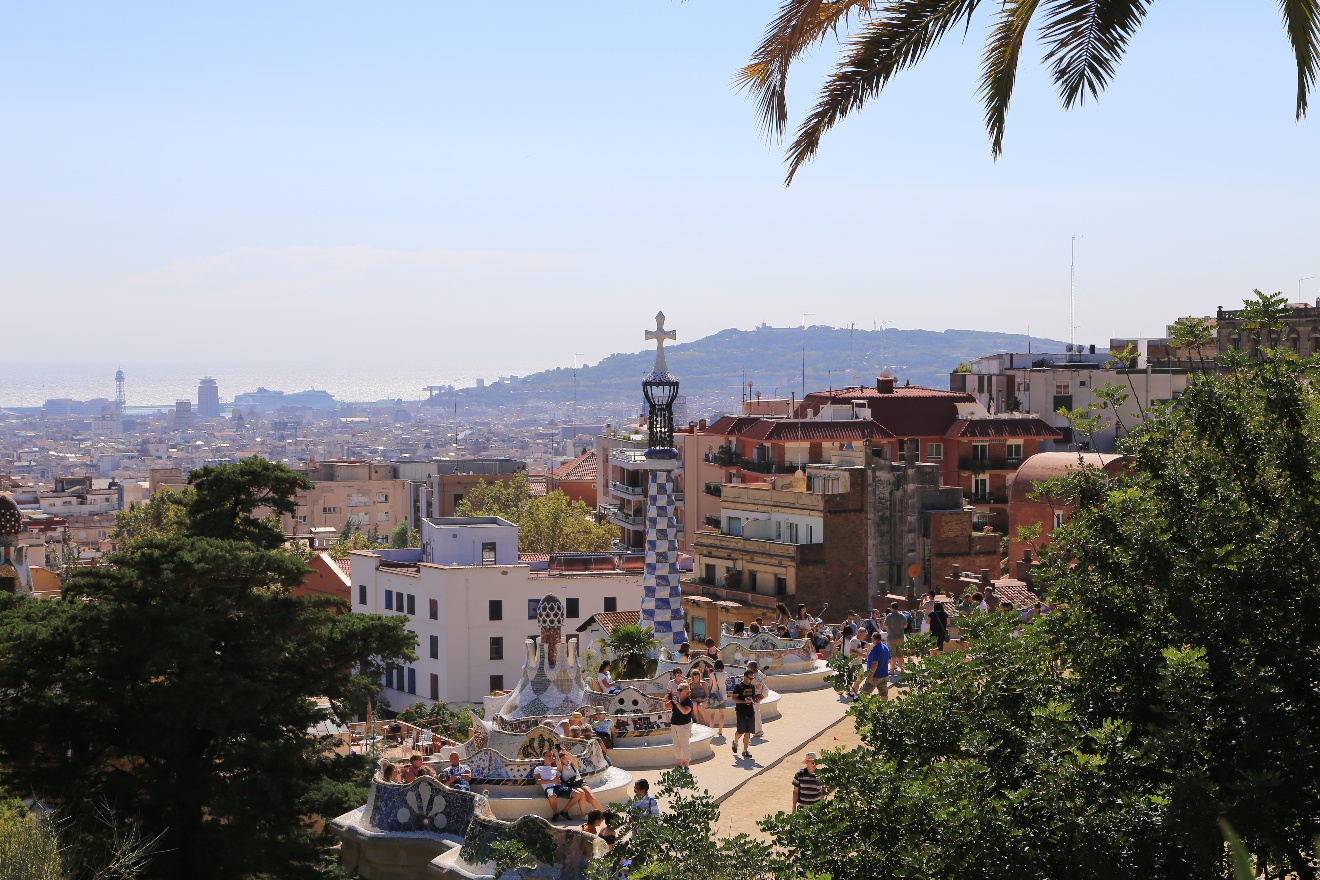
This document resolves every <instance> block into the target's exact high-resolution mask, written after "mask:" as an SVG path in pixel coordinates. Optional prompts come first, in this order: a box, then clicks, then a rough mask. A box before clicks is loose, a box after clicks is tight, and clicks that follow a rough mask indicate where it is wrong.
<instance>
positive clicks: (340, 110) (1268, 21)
mask: <svg viewBox="0 0 1320 880" xmlns="http://www.w3.org/2000/svg"><path fill="white" fill-rule="evenodd" d="M991 6H993V4H987V6H986V11H987V12H988V11H989V10H990V7H991ZM775 8H776V4H773V3H770V2H734V0H691V2H688V3H678V2H673V0H650V2H642V0H630V2H622V3H619V2H616V3H601V2H596V3H574V2H568V3H553V4H546V3H523V4H502V3H462V4H459V3H451V2H431V3H389V4H376V3H373V4H362V3H325V2H317V3H302V4H299V3H259V4H258V3H252V4H241V3H233V4H223V5H214V4H213V5H210V6H207V7H205V8H203V7H202V6H201V5H200V4H188V3H169V4H166V3H161V4H157V5H145V4H134V3H125V4H105V3H86V4H77V3H59V4H47V3H27V4H19V3H11V4H7V5H6V6H5V7H4V8H3V11H0V131H2V132H3V136H2V137H0V163H2V165H3V169H4V173H3V174H2V175H0V289H2V290H3V297H2V300H3V302H4V304H5V312H6V314H5V323H6V325H7V332H6V334H5V336H6V346H7V349H8V350H7V352H6V353H5V354H3V355H0V359H3V360H18V359H26V360H35V361H59V360H75V361H98V362H105V361H107V360H113V359H116V358H123V359H125V360H131V361H148V360H160V361H180V360H187V361H190V362H199V361H205V360H207V359H216V360H223V361H233V360H236V359H240V358H248V357H254V358H259V359H261V360H265V361H271V360H289V361H292V360H302V361H308V362H321V363H325V362H344V361H355V362H359V363H360V364H361V366H362V368H363V369H364V370H373V369H388V368H389V365H390V364H391V363H392V362H397V359H399V358H410V359H417V358H430V359H432V360H433V361H434V362H435V365H436V371H437V375H458V374H461V373H463V372H464V371H465V370H468V369H474V370H479V371H481V372H493V371H494V370H496V369H498V370H501V371H515V372H525V371H527V370H529V369H532V368H536V367H542V366H549V365H554V364H567V363H570V362H571V361H572V358H573V354H574V353H575V352H581V353H583V354H585V356H586V359H587V360H589V361H590V360H594V359H596V358H598V357H600V356H603V355H604V354H607V353H609V352H611V351H615V350H621V349H631V350H636V349H640V348H641V347H642V345H643V343H642V339H641V334H642V331H643V330H644V329H645V326H646V324H647V323H648V321H649V316H650V315H652V314H653V313H654V312H655V310H656V308H657V307H662V308H664V310H665V311H666V312H667V313H668V314H669V316H670V325H671V326H673V327H675V328H677V330H678V331H679V334H680V336H679V339H680V341H682V340H685V339H686V340H691V339H695V338H697V337H698V336H701V335H705V334H707V333H710V332H713V331H716V330H719V329H721V328H723V327H728V326H738V327H751V326H754V325H755V324H757V323H760V322H761V321H767V322H770V323H772V324H775V325H796V324H798V323H799V322H800V321H801V320H802V313H803V312H804V311H806V312H813V313H814V317H812V318H811V319H810V320H811V321H812V322H817V323H830V324H835V325H843V326H846V325H847V324H848V323H849V322H850V321H855V322H857V324H858V325H859V326H865V327H870V326H871V324H872V322H873V321H889V322H891V324H892V325H894V326H899V327H923V328H930V329H937V330H938V329H944V328H946V327H959V328H985V329H994V330H1010V331H1025V330H1026V329H1027V327H1028V325H1030V327H1031V330H1032V332H1033V333H1034V334H1036V335H1052V336H1054V337H1059V338H1066V337H1067V332H1068V329H1067V324H1068V296H1067V294H1068V244H1069V236H1070V235H1071V234H1072V233H1081V234H1083V235H1084V236H1085V238H1084V239H1083V240H1082V241H1081V242H1080V243H1079V247H1078V261H1077V265H1078V285H1077V289H1078V309H1077V323H1078V324H1079V325H1081V327H1080V329H1079V330H1078V331H1077V336H1078V339H1079V340H1084V341H1088V342H1103V341H1105V340H1107V339H1108V338H1109V336H1110V335H1111V334H1117V335H1128V334H1132V335H1154V334H1158V333H1161V332H1162V330H1163V327H1164V325H1165V324H1166V323H1167V322H1169V321H1170V320H1172V319H1173V318H1175V317H1177V316H1179V315H1182V314H1187V313H1199V314H1205V313H1209V312H1211V311H1213V309H1214V307H1215V306H1216V305H1220V304H1222V305H1232V304H1234V303H1237V302H1239V301H1240V300H1241V299H1242V298H1243V296H1245V295H1246V294H1248V293H1249V292H1250V290H1251V289H1252V288H1253V287H1260V288H1263V289H1267V290H1283V291H1285V292H1287V293H1288V294H1289V296H1290V297H1291V296H1295V295H1296V293H1297V281H1298V278H1299V277H1301V276H1304V275H1320V248H1317V241H1320V235H1317V233H1318V232H1320V228H1318V226H1320V224H1318V223H1317V208H1318V206H1320V162H1318V161H1317V157H1318V156H1320V150H1318V149H1317V148H1318V147H1320V109H1317V111H1316V113H1317V115H1316V118H1313V119H1312V120H1310V121H1304V122H1302V123H1301V124H1297V123H1295V122H1294V121H1293V112H1292V111H1293V105H1292V101H1293V87H1294V78H1295V72H1294V69H1293V67H1292V66H1291V64H1290V60H1289V56H1288V50H1287V44H1286V41H1285V36H1284V32H1283V29H1282V26H1281V24H1280V22H1279V15H1278V12H1277V4H1276V3H1274V2H1272V0H1249V2H1244V0H1234V2H1230V0H1201V2H1198V3H1196V4H1176V3H1164V4H1156V6H1155V8H1154V10H1153V11H1152V13H1151V15H1150V17H1149V19H1148V21H1147V23H1146V24H1145V26H1144V27H1143V28H1142V29H1141V31H1140V32H1139V33H1138V34H1137V36H1136V38H1135V39H1134V41H1133V44H1132V47H1131V51H1130V53H1129V55H1128V58H1127V60H1126V61H1125V62H1124V64H1123V65H1122V67H1121V68H1120V70H1119V71H1118V75H1117V78H1116V80H1115V82H1114V83H1113V84H1112V86H1111V88H1110V90H1109V91H1108V92H1107V93H1106V94H1105V95H1104V96H1103V97H1102V99H1101V100H1100V102H1099V103H1098V104H1089V103H1088V104H1087V105H1086V106H1085V107H1084V108H1081V109H1077V110H1073V111H1070V112H1065V111H1063V110H1062V109H1061V108H1060V107H1059V105H1058V103H1057V100H1056V99H1055V97H1054V95H1053V92H1052V89H1051V87H1050V85H1049V83H1048V81H1047V80H1046V78H1045V72H1044V68H1043V67H1041V66H1040V64H1039V63H1038V61H1039V53H1038V52H1037V51H1034V50H1033V51H1032V52H1031V53H1030V56H1029V60H1028V62H1027V63H1026V64H1025V65H1024V68H1023V71H1022V75H1021V76H1020V78H1019V85H1018V90H1017V97H1016V100H1015V103H1014V106H1013V108H1012V111H1011V113H1010V117H1009V131H1008V139H1007V144H1006V154H1005V155H1004V157H1003V158H1001V159H1000V160H999V161H998V162H994V161H992V159H991V156H990V151H989V147H988V143H987V140H986V137H985V134H984V130H983V128H982V124H981V110H980V107H979V104H978V102H977V100H976V96H975V75H976V68H977V64H978V60H979V57H980V52H981V46H982V37H983V34H984V29H985V27H986V26H987V23H988V18H985V17H983V18H981V19H979V20H978V21H977V22H976V23H975V24H974V25H973V28H972V32H971V34H970V35H969V37H968V39H967V40H966V41H965V42H963V41H960V40H955V41H951V42H949V43H948V44H946V45H945V46H943V47H942V48H941V49H940V50H938V51H937V52H935V53H933V54H932V55H931V56H930V58H929V59H928V60H927V62H926V63H924V64H923V65H922V66H921V67H920V68H919V69H917V70H914V71H912V72H911V73H909V74H908V75H906V76H904V77H903V78H902V79H901V80H900V81H899V82H898V83H897V85H896V86H895V87H894V88H892V89H891V90H890V91H889V92H887V93H886V94H885V95H883V96H881V98H880V99H879V100H877V101H875V102H874V103H873V104H872V105H871V106H870V107H868V108H867V110H865V111H864V112H863V113H862V114H861V115H859V116H857V117H855V118H853V119H850V120H848V121H847V122H845V124H844V125H842V126H841V127H840V128H839V129H838V130H836V131H835V132H833V133H832V134H831V135H830V136H828V137H827V139H826V141H825V144H824V148H823V150H822V153H821V155H820V157H819V158H818V159H817V161H816V162H815V163H814V164H813V165H811V166H810V167H808V168H806V169H805V170H804V171H803V173H802V174H800V175H799V178H798V180H797V182H796V183H795V184H794V185H793V186H792V188H790V189H785V188H784V187H783V186H782V182H781V181H782V173H783V168H782V150H781V148H780V147H778V146H776V145H772V144H768V143H767V142H766V141H765V140H764V139H763V138H762V136H761V134H760V132H759V131H758V129H757V125H756V119H755V114H754V108H753V107H752V105H751V103H750V102H749V101H748V100H747V98H746V97H745V96H744V95H742V94H740V93H738V92H736V91H735V90H734V88H733V86H732V76H733V73H734V71H735V70H736V69H737V67H738V66H739V65H740V63H741V62H742V61H743V60H744V59H745V58H746V56H747V55H748V53H749V52H750V51H751V50H752V48H753V47H754V46H755V44H756V41H757V39H758V37H759V36H760V34H761V32H762V30H763V29H764V27H765V24H766V22H767V21H768V20H769V19H770V17H771V16H772V14H773V12H774V10H775ZM1193 8H1194V9H1195V12H1192V11H1191V10H1192V9H1193ZM836 52H837V48H836V47H835V46H833V45H828V46H826V47H824V48H823V49H822V50H821V51H819V52H818V53H816V55H815V56H813V57H812V58H811V59H810V60H809V61H808V62H807V63H806V64H805V65H804V66H803V67H802V68H801V69H800V70H799V71H798V76H797V80H796V83H795V89H794V100H793V107H792V109H793V111H794V118H795V119H798V118H800V117H801V115H802V113H803V112H804V110H805V109H806V107H807V106H808V104H809V101H810V99H811V93H812V90H813V89H814V86H815V85H816V84H817V83H818V82H819V80H820V77H821V75H822V74H823V72H824V70H825V69H826V65H827V64H828V62H829V61H830V60H831V59H832V58H833V57H834V56H835V54H836ZM1314 103H1315V105H1316V107H1317V108H1320V97H1317V99H1316V101H1315V102H1314ZM1305 294H1306V296H1307V297H1308V298H1311V299H1314V298H1315V297H1316V296H1317V295H1320V279H1316V280H1312V281H1309V282H1307V283H1306V287H1305Z"/></svg>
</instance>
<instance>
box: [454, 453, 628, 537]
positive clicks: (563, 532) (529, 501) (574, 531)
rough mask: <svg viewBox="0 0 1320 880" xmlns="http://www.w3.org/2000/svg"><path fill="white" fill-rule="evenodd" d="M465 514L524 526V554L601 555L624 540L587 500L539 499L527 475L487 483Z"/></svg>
mask: <svg viewBox="0 0 1320 880" xmlns="http://www.w3.org/2000/svg"><path fill="white" fill-rule="evenodd" d="M456 512H457V513H458V515H459V516H498V517H502V518H503V519H506V520H508V521H509V522H511V523H513V524H515V525H516V526H518V550H519V552H521V553H600V552H604V551H607V550H609V549H610V544H611V542H612V541H614V540H615V539H616V538H618V537H619V530H618V528H617V527H615V526H613V525H609V524H599V523H597V522H596V521H595V519H594V517H593V515H592V514H593V511H592V510H591V508H590V507H588V506H587V505H586V504H585V503H583V502H582V501H575V500H572V499H570V498H569V497H568V496H567V495H565V494H564V493H563V492H559V491H555V492H550V493H549V494H546V495H542V496H534V495H532V493H531V487H530V485H529V483H528V481H527V474H525V473H524V472H522V471H519V472H518V473H516V474H514V477H513V479H512V480H499V481H496V482H492V483H487V482H486V481H485V480H481V481H479V482H478V483H477V485H476V486H475V487H474V488H473V489H472V491H471V492H469V493H468V494H467V495H466V496H465V497H464V498H463V500H462V501H461V502H460V503H459V505H458V510H457V511H456Z"/></svg>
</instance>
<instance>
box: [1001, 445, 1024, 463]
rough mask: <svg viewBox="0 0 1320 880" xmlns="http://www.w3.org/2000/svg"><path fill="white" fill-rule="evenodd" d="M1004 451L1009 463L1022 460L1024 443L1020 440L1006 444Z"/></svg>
mask: <svg viewBox="0 0 1320 880" xmlns="http://www.w3.org/2000/svg"><path fill="white" fill-rule="evenodd" d="M1004 449H1005V457H1006V458H1007V459H1008V460H1009V461H1021V460H1022V442H1021V441H1020V440H1019V441H1016V442H1015V441H1013V440H1010V441H1008V443H1006V444H1005V446H1004Z"/></svg>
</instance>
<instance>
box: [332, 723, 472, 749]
mask: <svg viewBox="0 0 1320 880" xmlns="http://www.w3.org/2000/svg"><path fill="white" fill-rule="evenodd" d="M464 739H465V737H462V735H461V734H460V733H459V732H458V731H457V730H455V729H454V728H452V727H450V726H449V725H447V724H436V725H434V726H432V727H418V726H417V725H416V724H409V723H408V722H406V721H397V720H393V721H391V720H388V719H383V720H380V721H354V722H351V723H350V724H349V725H348V744H349V748H350V749H352V750H353V751H355V752H357V753H358V754H372V755H379V756H380V757H382V758H407V757H408V756H409V755H411V754H412V753H413V752H421V753H422V754H424V755H430V754H432V753H434V752H435V751H436V750H437V749H440V748H442V747H444V746H454V745H458V744H460V743H461V742H463V740H464Z"/></svg>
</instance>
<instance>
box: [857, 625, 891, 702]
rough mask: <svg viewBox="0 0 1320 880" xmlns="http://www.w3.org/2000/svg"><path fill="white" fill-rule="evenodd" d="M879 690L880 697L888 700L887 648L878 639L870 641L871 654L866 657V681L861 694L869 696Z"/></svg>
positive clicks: (883, 642)
mask: <svg viewBox="0 0 1320 880" xmlns="http://www.w3.org/2000/svg"><path fill="white" fill-rule="evenodd" d="M876 689H879V691H880V696H882V697H884V698H885V699H888V698H889V646H888V645H886V644H885V640H884V639H882V638H879V637H876V638H873V639H871V652H870V653H869V654H867V655H866V679H865V680H864V681H863V682H862V687H861V692H862V693H864V694H869V693H870V692H871V691H873V690H876Z"/></svg>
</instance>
